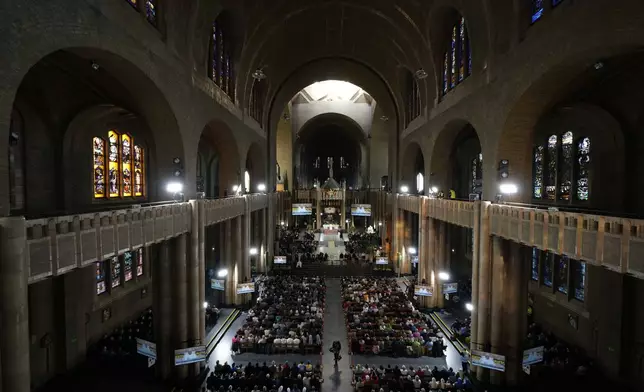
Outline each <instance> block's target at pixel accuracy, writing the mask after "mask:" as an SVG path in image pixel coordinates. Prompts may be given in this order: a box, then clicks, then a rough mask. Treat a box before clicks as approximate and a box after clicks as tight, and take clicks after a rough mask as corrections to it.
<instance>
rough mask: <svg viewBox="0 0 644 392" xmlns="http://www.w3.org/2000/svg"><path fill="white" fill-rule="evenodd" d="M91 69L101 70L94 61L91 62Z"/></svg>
mask: <svg viewBox="0 0 644 392" xmlns="http://www.w3.org/2000/svg"><path fill="white" fill-rule="evenodd" d="M92 69H93V70H94V71H98V70H99V69H101V66H100V65H99V64H98V63H97V62H96V61H92Z"/></svg>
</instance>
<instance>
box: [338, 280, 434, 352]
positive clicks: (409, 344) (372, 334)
mask: <svg viewBox="0 0 644 392" xmlns="http://www.w3.org/2000/svg"><path fill="white" fill-rule="evenodd" d="M342 291H343V300H344V302H343V306H344V309H345V316H346V319H347V331H348V338H349V344H350V346H351V347H350V350H349V351H350V352H353V353H355V354H377V355H388V356H393V357H402V356H408V357H419V356H424V355H429V356H432V357H440V356H443V355H444V351H445V349H446V346H445V345H444V343H443V339H442V334H441V333H440V332H439V329H438V327H437V326H436V325H435V324H434V323H433V321H432V320H431V319H430V318H429V316H428V315H426V314H423V313H421V312H419V311H418V310H417V309H416V308H415V307H414V306H413V305H412V303H411V302H410V300H409V299H408V297H407V296H406V295H405V293H404V292H403V291H402V290H401V289H400V287H399V286H398V283H397V281H396V280H395V279H377V278H343V279H342Z"/></svg>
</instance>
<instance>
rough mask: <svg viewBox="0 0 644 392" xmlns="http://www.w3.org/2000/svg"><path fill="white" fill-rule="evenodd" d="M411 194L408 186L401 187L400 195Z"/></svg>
mask: <svg viewBox="0 0 644 392" xmlns="http://www.w3.org/2000/svg"><path fill="white" fill-rule="evenodd" d="M408 192H409V187H408V186H407V185H403V186H401V187H400V193H408Z"/></svg>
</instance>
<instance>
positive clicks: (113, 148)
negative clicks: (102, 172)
mask: <svg viewBox="0 0 644 392" xmlns="http://www.w3.org/2000/svg"><path fill="white" fill-rule="evenodd" d="M107 135H108V139H109V151H108V179H109V196H110V197H118V196H119V185H120V182H119V177H120V175H119V135H118V133H116V132H115V131H109V132H108V134H107Z"/></svg>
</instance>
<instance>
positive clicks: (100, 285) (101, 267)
mask: <svg viewBox="0 0 644 392" xmlns="http://www.w3.org/2000/svg"><path fill="white" fill-rule="evenodd" d="M106 291H107V287H106V284H105V262H103V261H97V262H96V294H97V295H101V294H103V293H104V292H106Z"/></svg>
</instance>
